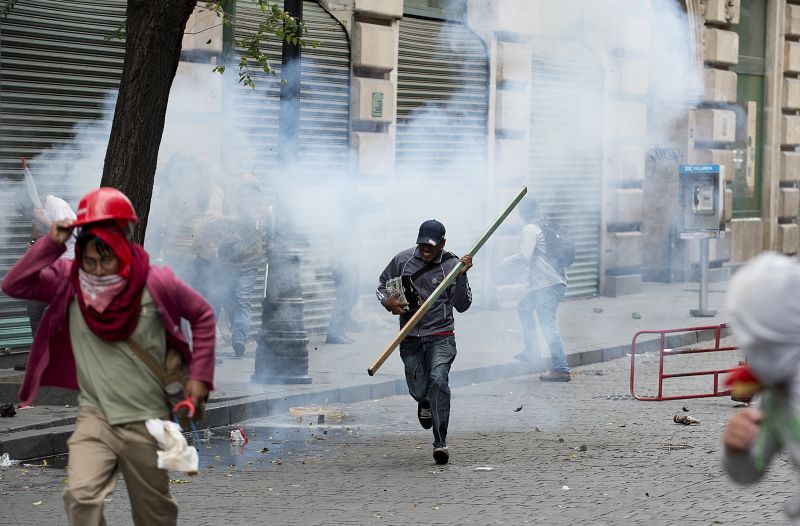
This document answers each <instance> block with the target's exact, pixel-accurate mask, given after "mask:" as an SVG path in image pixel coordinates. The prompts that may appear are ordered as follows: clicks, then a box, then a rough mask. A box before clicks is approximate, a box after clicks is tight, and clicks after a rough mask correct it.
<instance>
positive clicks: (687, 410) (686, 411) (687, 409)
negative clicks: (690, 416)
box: [681, 406, 689, 413]
mask: <svg viewBox="0 0 800 526" xmlns="http://www.w3.org/2000/svg"><path fill="white" fill-rule="evenodd" d="M681 409H683V412H684V413H688V412H689V408H688V407H686V406H683V407H682V408H681Z"/></svg>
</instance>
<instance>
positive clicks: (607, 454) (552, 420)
mask: <svg viewBox="0 0 800 526" xmlns="http://www.w3.org/2000/svg"><path fill="white" fill-rule="evenodd" d="M394 358H396V357H394ZM689 358H690V359H693V360H694V362H697V363H694V364H692V366H695V367H708V366H710V365H712V363H714V364H715V365H721V366H729V365H735V363H736V357H735V356H734V355H733V354H732V353H720V356H719V357H716V358H713V359H712V358H701V357H698V356H692V357H689ZM678 359H680V358H678ZM629 365H630V359H629V358H623V359H619V360H615V361H611V362H607V363H604V364H598V365H597V366H594V367H591V366H590V367H583V368H577V369H575V371H574V376H573V381H572V382H571V383H569V384H552V385H551V384H542V383H540V382H539V381H538V379H536V378H535V377H530V376H528V377H519V378H516V379H513V380H503V381H496V382H491V383H485V384H478V385H472V386H469V387H464V388H459V389H456V390H454V395H453V407H452V420H451V429H450V436H449V446H450V449H451V463H450V464H449V465H448V466H444V467H437V466H436V465H435V464H434V462H433V460H432V458H431V445H430V442H431V437H430V436H429V432H427V431H424V430H422V429H420V428H419V425H418V423H417V421H416V413H415V409H416V406H415V404H414V403H413V401H412V400H411V399H410V398H409V397H405V396H395V397H390V398H386V399H382V400H376V401H369V402H363V403H357V404H349V405H337V406H329V407H325V408H323V409H324V412H325V413H326V414H327V415H328V417H327V419H326V423H325V424H324V425H319V424H318V422H319V417H318V416H317V415H316V414H313V413H314V411H313V410H309V411H307V412H308V413H309V416H306V417H296V416H291V415H288V414H287V415H286V416H284V417H280V418H272V419H269V420H259V421H253V422H248V423H247V424H246V425H245V429H246V431H247V432H248V434H249V435H250V437H251V441H250V442H249V443H248V444H247V445H246V446H244V447H243V448H238V447H233V446H231V445H230V444H229V443H228V440H227V439H224V438H218V439H213V440H211V441H209V442H208V443H207V444H206V446H205V448H204V451H203V461H202V462H203V465H207V466H208V467H207V468H206V469H203V470H202V473H201V474H200V475H198V476H195V477H187V476H185V475H179V474H173V475H172V476H173V478H174V479H175V480H174V482H175V483H174V485H173V489H174V493H175V495H176V497H177V498H178V501H179V503H180V506H181V521H180V522H181V523H182V524H198V525H200V524H206V525H220V524H261V523H270V524H409V523H416V524H547V525H550V524H565V525H566V524H647V525H653V524H785V523H786V519H785V517H784V515H783V511H782V503H783V502H784V501H785V500H786V499H787V498H789V496H790V495H791V494H792V493H793V492H794V491H795V489H796V487H797V484H796V479H795V476H794V474H792V473H791V471H792V470H791V466H790V465H789V464H788V463H787V461H786V458H785V457H780V458H779V459H778V461H777V462H776V463H775V464H774V465H773V466H772V469H771V470H770V472H769V473H768V474H767V476H766V477H765V479H764V480H763V481H762V482H761V483H760V484H759V485H758V486H754V487H752V488H741V487H737V486H735V485H733V484H732V483H731V482H730V481H728V480H727V478H726V476H725V475H724V473H723V472H722V470H721V466H720V447H721V445H720V435H721V431H722V426H723V423H724V421H725V420H726V418H727V417H728V416H729V415H730V414H731V412H732V411H733V410H734V409H733V406H734V404H733V403H732V402H731V400H730V399H728V398H709V399H699V400H684V401H676V402H639V401H635V400H632V399H631V397H630V396H629V395H628V371H629ZM455 366H456V367H457V366H458V360H456V364H455ZM657 366H658V361H657V360H656V359H655V358H653V357H652V356H643V357H642V367H639V361H638V360H637V371H638V374H637V377H638V378H637V382H642V384H641V385H643V386H645V387H647V386H652V384H653V379H654V378H655V377H656V375H657ZM637 386H638V383H637ZM709 386H710V381H709V380H708V379H705V380H700V379H695V380H692V381H691V382H688V383H687V385H684V386H682V387H683V388H684V389H685V390H686V389H693V390H694V391H695V392H699V390H700V389H703V388H706V389H707V388H708V387H709ZM637 389H638V387H637ZM642 390H644V389H642ZM684 408H685V409H688V411H689V412H688V414H689V415H691V416H693V417H695V418H698V419H699V420H700V421H701V423H700V424H699V425H693V426H682V425H676V424H675V423H673V421H672V416H673V415H674V414H684ZM342 411H343V412H344V413H345V416H344V417H343V419H342V420H341V421H337V419H336V418H335V417H336V415H337V413H339V414H341V412H342ZM217 434H218V435H222V434H223V432H222V431H219V432H217ZM264 448H266V449H268V450H265V449H264ZM52 463H53V460H51V461H50V464H51V465H52ZM67 476H68V474H67V473H66V472H65V471H64V470H63V469H57V468H54V467H46V468H42V467H23V466H14V467H11V468H4V469H1V470H0V477H1V478H0V495H2V498H1V500H2V503H3V505H2V506H0V524H37V525H49V524H64V521H65V517H64V513H63V509H62V501H61V495H60V494H61V491H62V488H63V486H64V483H65V479H66V477H67ZM107 517H108V519H109V522H110V523H111V524H129V523H130V518H129V517H130V516H129V505H128V499H127V495H126V492H125V490H124V484H120V487H119V488H118V490H117V491H116V493H115V494H114V496H113V498H112V499H111V500H110V501H109V502H108V503H107Z"/></svg>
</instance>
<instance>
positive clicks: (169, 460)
mask: <svg viewBox="0 0 800 526" xmlns="http://www.w3.org/2000/svg"><path fill="white" fill-rule="evenodd" d="M145 425H146V426H147V431H148V433H150V434H151V435H152V436H153V438H155V439H156V442H158V447H159V448H160V449H159V451H158V467H159V468H160V469H168V470H172V471H184V472H186V473H189V474H193V473H197V469H198V464H199V459H198V456H197V450H196V449H195V448H194V447H191V446H190V445H189V444H188V443H187V442H186V437H184V436H183V433H181V428H180V426H179V425H178V424H176V423H175V422H170V421H168V420H159V419H156V418H151V419H150V420H147V421H146V422H145Z"/></svg>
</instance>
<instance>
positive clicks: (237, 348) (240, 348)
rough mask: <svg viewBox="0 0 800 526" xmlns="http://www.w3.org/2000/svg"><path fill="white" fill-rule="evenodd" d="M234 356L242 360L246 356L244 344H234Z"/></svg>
mask: <svg viewBox="0 0 800 526" xmlns="http://www.w3.org/2000/svg"><path fill="white" fill-rule="evenodd" d="M233 354H235V355H236V356H238V357H239V358H241V357H242V356H244V343H243V342H233Z"/></svg>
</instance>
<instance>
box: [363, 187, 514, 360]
mask: <svg viewBox="0 0 800 526" xmlns="http://www.w3.org/2000/svg"><path fill="white" fill-rule="evenodd" d="M527 193H528V188H527V187H525V186H523V187H522V190H520V191H519V193H518V194H517V195H516V197H514V199H513V200H512V201H511V203H509V205H508V206H507V207H506V208H505V210H503V213H502V214H500V216H499V217H498V218H497V219H495V220H494V222H493V223H492V224H491V225H490V226H489V228H488V230H486V232H484V233H483V235H482V236H481V237H480V239H478V241H477V242H476V243H475V244H474V245H473V246H472V248H471V249H470V250H469V252H467V255H470V256H474V255H475V254H476V253H477V252H478V250H480V249H481V247H482V246H483V244H484V243H486V241H487V240H488V239H489V238H490V237H492V234H494V232H495V230H497V228H498V227H499V226H500V225H501V224H502V223H503V221H505V220H506V218H507V217H508V214H510V213H511V211H512V210H514V208H516V206H517V204H519V202H520V201H521V200H522V198H523V197H525V194H527ZM463 268H464V263H462V262H461V261H459V262H458V264H457V265H456V266H455V267H453V270H451V271H450V273H449V274H447V277H446V278H445V279H444V281H442V282H441V283H440V284H439V286H438V287H436V289H434V291H433V292H432V293H431V295H430V296H428V299H426V300H425V303H423V304H422V305H421V306H420V308H419V309H418V310H417V312H416V313H414V315H413V316H412V317H411V319H410V320H408V323H406V324H405V325H404V326H403V328H402V329H401V330H400V332H399V333H397V336H395V337H394V339H393V340H392V341H391V342H389V345H387V346H386V349H384V351H383V352H382V353H381V355H380V356H378V358H377V359H376V360H375V362H374V363H373V364H372V365H371V366H370V368H369V369H367V372H368V373H369V375H370V376H374V375H375V372H376V371H377V370H378V368H379V367H380V366H381V365H383V362H385V361H386V359H387V358H388V357H389V355H390V354H392V352H394V350H395V348H397V346H398V345H400V342H401V341H403V340H404V339H405V337H406V336H408V333H409V332H411V329H413V328H414V326H416V325H417V323H419V320H421V319H422V317H423V316H425V313H426V312H428V309H430V308H431V305H433V303H434V302H435V301H436V300H437V299H438V298H439V296H441V295H442V293H443V292H444V291H445V290H446V289H447V287H449V286H450V284H451V283H452V282H453V280H455V279H456V276H458V274H459V273H460V272H461V269H463Z"/></svg>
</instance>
